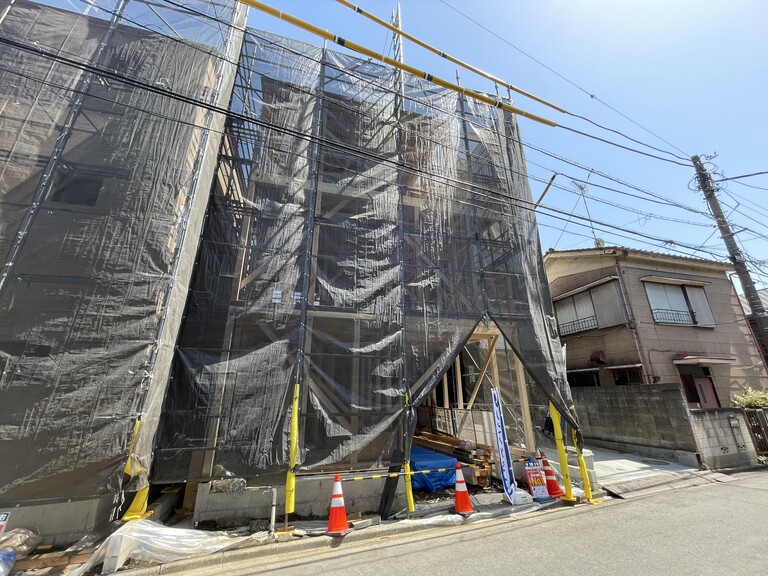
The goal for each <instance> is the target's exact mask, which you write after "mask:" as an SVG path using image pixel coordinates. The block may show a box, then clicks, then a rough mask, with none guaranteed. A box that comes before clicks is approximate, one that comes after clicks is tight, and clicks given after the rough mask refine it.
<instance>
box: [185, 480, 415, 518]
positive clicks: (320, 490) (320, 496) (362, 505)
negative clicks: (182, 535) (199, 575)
mask: <svg viewBox="0 0 768 576" xmlns="http://www.w3.org/2000/svg"><path fill="white" fill-rule="evenodd" d="M384 482H385V480H384V479H375V480H361V481H358V482H343V483H342V490H343V493H344V505H345V508H346V511H347V514H353V513H357V512H359V513H361V514H368V513H373V512H376V511H378V509H379V502H380V501H381V494H382V492H383V490H384ZM276 489H277V509H276V513H277V516H278V518H281V517H284V515H285V486H277V487H276ZM332 494H333V476H332V475H328V476H304V477H299V478H297V480H296V509H295V515H296V516H298V517H304V518H327V517H328V512H329V510H330V507H331V495H332ZM271 505H272V493H271V487H264V486H261V487H259V486H254V487H250V486H249V487H247V488H246V489H245V490H244V491H243V492H242V493H241V494H232V493H228V492H212V491H211V485H210V483H208V482H205V483H202V484H200V486H199V487H198V491H197V499H196V502H195V513H194V516H193V520H194V521H195V522H202V521H204V520H216V521H219V522H227V521H231V520H235V519H239V520H248V519H260V518H269V515H270V509H271ZM405 507H406V501H405V484H404V483H403V478H402V477H400V478H399V480H398V485H397V490H396V492H395V500H394V503H393V505H392V513H393V514H394V513H395V512H398V511H400V510H403V509H404V508H405Z"/></svg>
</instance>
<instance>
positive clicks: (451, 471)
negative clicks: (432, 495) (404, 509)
mask: <svg viewBox="0 0 768 576" xmlns="http://www.w3.org/2000/svg"><path fill="white" fill-rule="evenodd" d="M439 468H445V469H446V471H445V472H433V471H434V470H437V469H439ZM411 470H412V471H414V472H418V471H420V470H430V471H431V472H430V473H429V474H414V475H413V476H412V480H411V483H412V486H413V489H414V490H426V491H427V492H435V491H436V490H441V489H443V488H449V487H453V486H454V485H455V484H456V458H454V457H453V456H446V455H445V454H440V453H439V452H435V451H434V450H430V449H428V448H424V447H423V446H411Z"/></svg>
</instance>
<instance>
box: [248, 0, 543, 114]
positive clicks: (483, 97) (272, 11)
mask: <svg viewBox="0 0 768 576" xmlns="http://www.w3.org/2000/svg"><path fill="white" fill-rule="evenodd" d="M238 1H239V2H241V3H242V4H245V5H247V6H250V7H251V8H255V9H256V10H259V11H261V12H264V13H265V14H269V15H270V16H274V17H275V18H278V19H279V20H282V21H283V22H288V23H289V24H292V25H294V26H296V27H298V28H301V29H302V30H306V31H307V32H310V33H312V34H314V35H316V36H319V37H320V38H323V39H325V40H328V41H330V42H333V43H335V44H338V45H339V46H344V47H345V48H349V49H350V50H352V51H354V52H357V53H358V54H362V55H364V56H368V57H369V58H372V59H374V60H380V61H381V62H384V63H385V64H388V65H389V66H392V67H394V68H397V69H399V70H403V71H404V72H408V73H409V74H412V75H414V76H417V77H418V78H423V79H425V80H427V81H429V82H432V83H433V84H437V85H438V86H442V87H443V88H447V89H448V90H452V91H454V92H458V93H459V94H463V95H465V96H468V97H470V98H472V99H474V100H477V101H479V102H484V103H486V104H490V105H491V106H494V107H496V108H500V109H502V110H504V111H505V112H511V113H512V114H517V115H518V116H522V117H523V118H528V119H529V120H533V121H534V122H539V123H541V124H544V125H546V126H551V127H553V128H555V127H557V123H556V122H553V121H552V120H548V119H547V118H543V117H542V116H538V115H537V114H532V113H530V112H526V111H525V110H521V109H520V108H516V107H514V106H510V105H509V104H506V103H505V102H503V101H501V100H498V99H496V98H493V97H491V96H488V95H487V94H483V93H481V92H477V91H476V90H472V89H470V88H464V87H462V86H459V85H458V84H454V83H453V82H448V81H447V80H444V79H442V78H440V77H438V76H433V75H432V74H429V73H428V72H424V71H422V70H419V69H418V68H414V67H413V66H408V65H407V64H403V63H402V62H398V61H397V60H395V59H393V58H389V57H388V56H384V55H383V54H380V53H378V52H375V51H374V50H371V49H370V48H366V47H365V46H361V45H360V44H356V43H355V42H352V41H350V40H346V39H344V38H342V37H341V36H336V35H335V34H332V33H330V32H327V31H326V30H323V29H322V28H318V27H317V26H315V25H314V24H310V23H309V22H305V21H304V20H301V19H299V18H296V17H295V16H292V15H290V14H286V13H285V12H282V11H281V10H277V9H276V8H273V7H272V6H268V5H267V4H264V3H262V2H257V0H238Z"/></svg>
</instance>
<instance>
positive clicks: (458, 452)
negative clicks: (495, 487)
mask: <svg viewBox="0 0 768 576" xmlns="http://www.w3.org/2000/svg"><path fill="white" fill-rule="evenodd" d="M413 443H414V444H416V445H417V446H422V447H424V448H429V449H430V450H434V451H435V452H440V453H441V454H447V455H448V456H453V457H454V458H456V460H458V461H459V462H463V463H465V464H469V469H468V471H467V472H466V473H465V474H464V479H465V480H466V481H467V483H468V484H473V485H477V486H482V487H487V486H488V485H489V484H490V479H491V466H492V465H493V464H494V458H493V455H494V450H493V447H492V446H489V445H487V444H477V443H475V442H473V441H470V440H461V439H459V438H454V437H452V436H445V435H443V434H432V433H430V432H421V434H419V435H418V436H415V437H414V438H413Z"/></svg>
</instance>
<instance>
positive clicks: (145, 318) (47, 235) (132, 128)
mask: <svg viewBox="0 0 768 576" xmlns="http://www.w3.org/2000/svg"><path fill="white" fill-rule="evenodd" d="M47 4H48V5H47V6H46V5H42V4H36V3H31V2H27V1H25V0H16V1H15V2H11V3H10V4H8V5H7V6H6V7H5V8H4V9H3V10H2V11H0V47H1V48H0V93H2V98H1V99H0V100H1V101H2V112H1V113H0V390H2V404H1V405H0V458H1V459H2V462H3V466H2V467H0V502H2V503H12V504H16V503H20V502H24V501H37V500H40V499H50V498H54V499H56V498H61V499H67V498H79V497H90V496H94V495H102V494H106V493H110V492H117V491H119V490H121V489H122V488H125V487H126V483H125V481H124V478H123V475H124V469H125V465H126V461H127V460H128V457H129V450H130V449H131V447H132V448H133V458H132V466H131V467H130V470H131V471H132V473H133V474H134V478H133V487H134V488H138V487H141V486H142V485H146V483H147V472H148V470H149V469H150V466H151V451H152V447H153V441H154V435H155V432H156V429H157V420H158V417H159V411H160V408H161V407H162V401H163V398H164V396H165V387H166V383H167V373H168V371H169V364H170V354H169V353H168V352H167V351H169V350H171V349H172V346H173V344H174V342H175V339H176V336H177V331H178V326H179V323H180V317H181V311H182V310H183V303H184V300H185V298H186V289H187V283H188V277H189V273H190V272H189V270H191V261H192V260H193V259H194V254H195V251H196V248H197V240H198V236H199V232H200V229H201V220H202V212H203V211H204V207H205V201H206V199H207V195H208V191H209V185H210V176H209V177H208V180H207V181H205V182H203V183H200V182H199V178H200V177H201V176H200V175H201V170H203V168H204V163H205V155H206V151H207V150H208V149H209V148H211V147H212V148H213V154H214V156H215V150H216V149H217V147H218V141H219V138H218V136H219V134H218V133H216V132H220V129H218V130H216V129H215V126H216V124H217V122H218V123H219V124H222V123H223V115H222V114H218V115H217V114H213V113H211V112H210V111H209V110H208V109H207V107H208V106H210V105H215V106H222V105H224V106H226V102H227V100H228V96H229V94H228V86H227V78H229V80H230V82H231V79H232V78H233V76H234V65H233V63H232V62H231V60H233V58H235V57H236V53H237V50H239V42H238V34H237V28H236V27H235V26H234V24H236V23H238V22H239V24H242V20H243V19H244V15H243V14H242V10H241V9H240V8H239V5H238V4H237V3H236V2H234V0H230V1H227V2H212V3H211V2H202V1H197V0H195V1H192V2H185V7H180V6H178V5H176V4H175V3H170V2H164V1H163V0H158V1H156V2H155V1H152V2H143V1H140V0H131V1H130V2H125V1H123V0H116V1H106V2H103V1H101V0H95V1H90V0H89V1H87V2H79V1H77V0H75V1H67V2H64V1H62V2H48V3H47ZM73 10H78V11H79V12H74V11H73ZM213 16H215V17H216V19H215V20H214V19H213V18H212V17H213ZM222 89H223V91H224V94H223V95H222V94H220V93H219V92H218V91H220V90H222ZM217 118H218V119H217ZM212 132H213V134H212ZM211 138H212V139H211ZM209 155H210V152H209ZM200 200H202V202H201V201H200ZM195 210H197V212H199V215H197V216H195ZM196 222H197V223H196ZM187 261H189V262H190V264H187ZM187 269H189V270H187ZM185 277H186V279H185ZM179 299H181V306H179V305H178V303H176V302H177V301H178V300H179ZM164 351H165V352H164ZM163 355H165V356H166V357H168V358H169V359H168V360H164V359H163ZM137 421H140V422H141V423H140V425H139V426H138V427H137V426H136V422H137Z"/></svg>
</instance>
